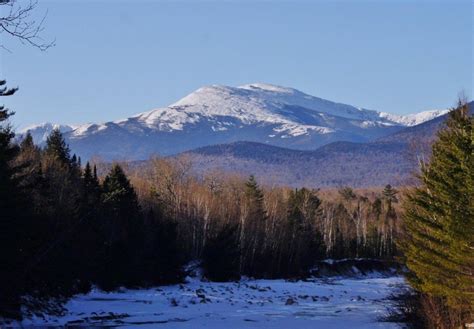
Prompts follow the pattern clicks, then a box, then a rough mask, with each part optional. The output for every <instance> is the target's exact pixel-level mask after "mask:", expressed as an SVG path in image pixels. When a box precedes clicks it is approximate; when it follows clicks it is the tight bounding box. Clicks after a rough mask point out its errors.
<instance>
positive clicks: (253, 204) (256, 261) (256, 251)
mask: <svg viewBox="0 0 474 329" xmlns="http://www.w3.org/2000/svg"><path fill="white" fill-rule="evenodd" d="M245 204H246V207H247V211H246V212H247V216H246V218H245V222H244V223H243V225H242V227H241V243H242V244H243V249H244V250H243V253H242V260H241V266H242V269H243V270H242V272H243V273H245V274H249V275H253V274H256V273H265V270H266V269H267V262H268V261H269V258H268V257H265V252H266V250H265V224H266V223H265V222H266V218H267V213H266V211H265V207H264V195H263V191H262V190H261V189H260V187H259V186H258V184H257V181H256V180H255V177H254V176H253V175H251V176H250V177H249V179H248V181H247V182H246V183H245Z"/></svg>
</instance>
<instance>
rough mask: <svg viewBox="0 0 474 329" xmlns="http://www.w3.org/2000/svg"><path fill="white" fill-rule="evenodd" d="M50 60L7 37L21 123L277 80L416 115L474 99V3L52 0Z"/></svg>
mask: <svg viewBox="0 0 474 329" xmlns="http://www.w3.org/2000/svg"><path fill="white" fill-rule="evenodd" d="M46 9H48V17H47V21H46V30H45V31H44V33H43V36H44V37H45V38H47V39H48V38H56V44H57V45H56V46H55V47H54V48H52V49H50V50H49V51H47V52H40V51H39V50H36V49H33V48H30V47H27V46H23V45H21V44H20V43H18V42H17V41H16V40H11V39H7V38H6V37H5V36H4V35H0V38H1V39H0V41H1V43H2V44H4V45H5V46H6V47H7V48H9V49H10V51H11V53H10V52H6V51H3V50H1V52H0V70H1V77H2V78H5V79H7V80H8V82H9V84H10V85H12V86H13V85H15V86H16V85H18V86H20V91H19V92H18V94H17V95H15V96H13V97H9V98H5V99H2V101H3V103H5V105H7V106H9V107H10V108H12V109H13V110H15V111H16V112H17V114H16V116H15V118H14V121H13V123H14V125H15V126H16V127H23V126H25V125H27V124H31V123H38V122H46V121H49V122H58V123H84V122H102V121H108V120H115V119H119V118H123V117H127V116H130V115H132V114H135V113H138V112H143V111H147V110H150V109H152V108H156V107H161V106H166V105H168V104H170V103H173V102H175V101H176V100H178V99H180V98H182V97H183V96H185V95H186V94H188V93H190V92H192V91H193V90H195V89H197V88H198V87H200V86H202V85H208V84H225V85H231V86H237V85H241V84H246V83H251V82H267V83H273V84H279V85H283V86H289V87H294V88H297V89H300V90H302V91H304V92H307V93H309V94H312V95H315V96H318V97H322V98H326V99H330V100H334V101H339V102H344V103H348V104H352V105H356V106H361V107H365V108H371V109H376V110H382V111H387V112H392V113H411V112H417V111H421V110H426V109H431V108H445V107H449V106H452V105H453V104H454V102H455V100H456V97H457V96H458V94H459V92H461V91H464V92H465V93H466V94H467V95H468V96H469V97H471V98H472V96H473V91H472V90H473V67H472V65H473V53H472V45H473V35H474V31H473V25H472V17H473V14H474V12H473V8H472V2H471V1H470V0H467V1H455V0H454V1H452V0H450V1H426V0H425V1H403V0H401V1H357V0H353V1H292V2H282V1H260V2H259V1H219V2H218V1H205V2H204V1H174V2H171V1H169V2H165V1H140V0H136V1H112V0H110V1H70V0H68V1H66V0H61V1H45V0H40V6H39V8H38V13H43V12H44V11H45V10H46Z"/></svg>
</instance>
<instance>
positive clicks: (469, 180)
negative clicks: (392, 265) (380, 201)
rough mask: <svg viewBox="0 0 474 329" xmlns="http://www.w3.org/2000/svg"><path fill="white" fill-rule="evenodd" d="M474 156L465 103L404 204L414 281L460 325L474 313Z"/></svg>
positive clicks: (440, 136) (408, 259) (472, 124)
mask: <svg viewBox="0 0 474 329" xmlns="http://www.w3.org/2000/svg"><path fill="white" fill-rule="evenodd" d="M473 152H474V119H473V117H472V115H471V116H470V115H469V112H468V106H467V105H466V104H462V103H460V104H459V106H458V108H457V109H456V110H453V111H451V112H450V114H449V118H448V120H447V122H446V128H445V129H443V130H441V131H440V132H439V133H438V138H437V140H436V141H435V143H434V144H433V146H432V156H431V159H430V161H429V162H428V163H424V164H422V167H421V174H420V180H421V185H420V186H419V187H417V188H415V189H414V190H413V191H412V192H411V193H410V194H409V196H408V199H407V201H406V203H405V204H404V208H405V215H404V218H405V222H406V228H407V234H408V239H407V241H406V243H405V244H404V249H405V256H406V262H407V266H408V268H409V269H410V270H411V272H412V274H413V275H412V277H411V278H410V281H411V283H412V284H413V285H414V286H415V287H416V288H417V289H418V290H420V291H421V292H423V293H425V294H428V296H432V297H434V298H438V299H440V300H442V301H445V307H446V309H447V312H448V313H455V314H458V315H459V316H460V317H459V319H458V321H462V318H464V320H465V319H469V318H470V319H471V320H472V316H473V314H474V313H473V311H474V309H473V307H474V153H473ZM442 317H443V315H442ZM445 318H448V316H447V315H446V317H445ZM459 324H460V322H459V323H458V325H459Z"/></svg>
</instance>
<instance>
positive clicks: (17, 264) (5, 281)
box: [0, 80, 28, 318]
mask: <svg viewBox="0 0 474 329" xmlns="http://www.w3.org/2000/svg"><path fill="white" fill-rule="evenodd" d="M16 90H17V89H16V88H13V89H8V88H7V87H6V81H4V80H1V81H0V96H10V95H13V94H14V93H15V92H16ZM13 114H14V113H13V112H11V111H10V110H9V109H7V108H5V107H4V106H0V264H1V266H0V296H1V298H0V313H1V314H3V315H4V316H7V317H13V318H16V317H19V316H20V303H19V296H20V294H21V293H22V288H23V287H22V286H21V284H22V282H21V278H22V262H23V261H24V260H25V259H24V257H25V255H24V251H25V250H27V248H28V246H26V245H23V246H22V243H23V242H24V241H23V236H24V233H25V231H26V230H27V229H28V225H27V218H28V216H27V215H28V214H27V212H26V210H27V208H28V204H27V203H26V200H25V195H24V194H23V191H22V189H21V186H20V183H21V182H20V180H19V178H18V173H19V171H20V168H18V167H16V166H15V165H14V160H15V157H16V156H17V155H18V153H19V150H20V149H19V147H18V145H16V144H15V143H14V141H13V138H14V137H15V134H14V132H13V131H12V129H11V127H10V125H9V124H8V122H7V120H8V118H9V117H10V116H12V115H13Z"/></svg>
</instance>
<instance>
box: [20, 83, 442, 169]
mask: <svg viewBox="0 0 474 329" xmlns="http://www.w3.org/2000/svg"><path fill="white" fill-rule="evenodd" d="M444 112H445V111H442V110H441V111H440V110H437V111H428V112H421V113H418V114H414V115H407V116H399V115H393V114H387V113H385V112H377V111H374V110H368V109H363V108H357V107H354V106H352V105H347V104H342V103H336V102H332V101H329V100H324V99H322V98H318V97H315V96H311V95H308V94H305V93H303V92H301V91H299V90H297V89H293V88H288V87H281V86H276V85H270V84H262V83H254V84H248V85H243V86H240V87H228V86H220V85H212V86H205V87H201V88H199V89H197V90H196V91H194V92H192V93H190V94H188V95H187V96H185V97H183V98H182V99H180V100H178V101H177V102H175V103H173V104H171V105H170V106H168V107H164V108H159V109H154V110H151V111H148V112H142V113H138V114H136V115H133V116H131V117H129V118H126V119H121V120H116V121H109V122H105V123H100V124H94V123H91V124H85V125H79V126H72V125H70V126H67V125H62V126H61V127H60V128H61V129H63V132H64V135H65V137H66V139H67V142H68V143H69V144H70V146H71V149H72V150H73V151H74V152H76V153H78V154H81V155H82V157H83V158H84V159H88V158H91V157H93V156H94V155H99V156H101V157H103V158H104V159H106V160H114V159H124V158H127V159H130V160H138V159H146V158H148V157H149V156H150V155H152V154H160V155H172V154H177V153H180V152H183V151H187V150H191V149H194V148H197V147H202V146H207V145H212V144H218V143H231V142H236V141H240V140H248V141H254V142H261V143H267V144H270V145H275V146H281V147H288V148H293V149H300V150H311V149H316V148H318V147H320V146H322V145H325V144H329V143H331V142H335V141H341V140H342V141H353V142H367V141H370V140H374V139H377V138H381V137H384V136H387V135H390V134H392V133H394V132H396V131H399V130H402V129H403V128H405V127H406V126H412V125H414V124H415V123H419V122H425V121H426V120H429V119H431V118H433V117H437V116H439V115H442V114H443V113H444ZM52 126H53V125H52V124H47V125H43V126H39V127H36V128H35V127H33V128H31V127H30V131H31V132H32V134H33V138H34V140H35V142H36V143H38V144H41V143H43V142H44V139H45V138H44V137H45V136H47V132H48V131H50V129H51V127H52ZM48 129H49V130H48ZM23 132H25V131H23ZM114 144H116V145H121V148H120V149H119V148H117V147H116V145H115V147H114Z"/></svg>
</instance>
